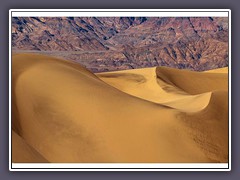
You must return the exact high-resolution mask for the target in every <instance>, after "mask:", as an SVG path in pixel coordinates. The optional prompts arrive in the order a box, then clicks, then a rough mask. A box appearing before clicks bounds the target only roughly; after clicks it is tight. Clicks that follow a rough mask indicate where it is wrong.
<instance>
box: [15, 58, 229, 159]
mask: <svg viewBox="0 0 240 180" xmlns="http://www.w3.org/2000/svg"><path fill="white" fill-rule="evenodd" d="M179 73H180V75H179V76H178V74H179ZM202 74H203V75H202ZM206 74H209V75H205V74H204V73H192V72H187V71H181V72H180V71H175V70H173V69H169V68H146V69H141V70H140V69H139V70H129V71H121V72H112V73H101V74H97V76H98V77H100V78H101V79H99V78H98V77H97V76H96V75H94V74H92V73H91V72H89V71H88V70H86V69H85V68H83V67H81V66H80V65H78V64H75V63H70V62H68V61H64V60H59V59H56V58H53V57H48V56H43V55H36V54H17V55H14V56H13V60H12V125H13V126H12V127H13V132H14V133H15V132H16V133H17V134H18V136H20V138H22V140H23V141H24V142H26V144H25V145H23V144H21V145H14V146H12V148H14V149H15V150H14V152H17V153H15V154H18V153H19V154H21V153H22V151H25V150H24V149H25V148H26V147H25V146H30V147H31V148H32V149H34V150H30V151H29V150H28V151H25V153H30V154H31V153H32V152H33V151H36V152H38V153H39V154H40V155H41V157H43V158H44V159H46V160H47V161H48V162H80V163H81V162H126V163H128V162H227V161H228V117H227V114H228V109H227V107H228V104H227V103H228V102H227V98H228V97H227V94H228V93H227V87H225V86H227V84H226V82H227V79H226V78H225V76H222V75H219V74H215V75H216V76H215V75H214V76H212V74H211V73H206ZM190 76H192V78H191V77H190ZM226 76H227V75H226ZM181 78H182V79H181ZM194 79H196V80H199V81H200V82H198V83H196V82H195V81H194ZM214 79H215V80H216V81H217V82H218V83H217V82H214ZM220 79H222V80H220ZM104 81H105V82H104ZM178 81H180V84H179V83H178ZM211 82H212V83H211ZM182 83H183V84H182ZM191 83H194V86H198V88H197V87H191V86H190V85H188V84H191ZM201 86H204V87H201ZM14 136H15V135H14ZM13 138H14V137H13ZM29 149H30V148H29ZM28 157H30V155H29V156H28ZM21 160H22V161H23V162H24V161H26V162H29V160H26V159H21ZM34 160H35V159H34V158H32V161H34ZM35 161H36V162H37V160H35ZM13 162H19V159H18V158H17V157H16V156H13Z"/></svg>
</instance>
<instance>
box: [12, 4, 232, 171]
mask: <svg viewBox="0 0 240 180" xmlns="http://www.w3.org/2000/svg"><path fill="white" fill-rule="evenodd" d="M34 16H38V17H115V16H125V17H126V16H128V17H129V16H131V17H139V16H147V17H228V29H229V32H228V33H229V34H228V35H229V45H228V55H229V65H228V93H229V94H228V121H229V124H228V153H229V155H228V163H12V139H11V138H12V123H11V90H12V89H11V77H12V41H11V37H12V34H11V29H12V17H34ZM9 170H10V171H231V10H230V9H10V10H9Z"/></svg>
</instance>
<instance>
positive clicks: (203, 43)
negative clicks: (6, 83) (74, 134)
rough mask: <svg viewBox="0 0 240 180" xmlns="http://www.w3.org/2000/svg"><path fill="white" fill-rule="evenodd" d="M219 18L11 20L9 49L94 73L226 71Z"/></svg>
mask: <svg viewBox="0 0 240 180" xmlns="http://www.w3.org/2000/svg"><path fill="white" fill-rule="evenodd" d="M228 39H229V37H228V18H224V17H190V18H188V17H174V18H170V17H13V18H12V47H13V50H15V51H24V50H25V51H34V52H38V53H39V52H40V53H45V54H46V53H47V54H50V55H54V56H60V57H64V58H66V59H69V60H74V61H77V62H79V63H82V64H83V65H85V66H86V67H87V68H89V69H91V70H92V71H94V72H102V71H111V70H122V69H130V68H141V67H151V66H169V67H175V68H184V69H191V70H197V71H202V70H208V69H214V68H219V67H225V66H228Z"/></svg>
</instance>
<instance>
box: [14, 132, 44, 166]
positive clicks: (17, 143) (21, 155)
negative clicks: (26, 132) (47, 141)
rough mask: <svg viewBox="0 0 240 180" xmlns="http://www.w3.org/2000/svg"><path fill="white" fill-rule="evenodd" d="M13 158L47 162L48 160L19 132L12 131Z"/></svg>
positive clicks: (29, 161) (23, 160) (18, 160)
mask: <svg viewBox="0 0 240 180" xmlns="http://www.w3.org/2000/svg"><path fill="white" fill-rule="evenodd" d="M12 158H13V160H14V162H20V163H21V162H26V163H27V162H28V163H36V162H37V163H46V162H48V161H47V160H46V159H45V158H44V157H42V156H41V155H40V154H39V153H38V152H37V151H36V150H35V149H34V148H32V147H31V146H29V145H28V144H27V142H26V141H24V140H23V139H22V138H21V137H20V136H19V135H18V134H16V133H15V132H14V131H13V132H12Z"/></svg>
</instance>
